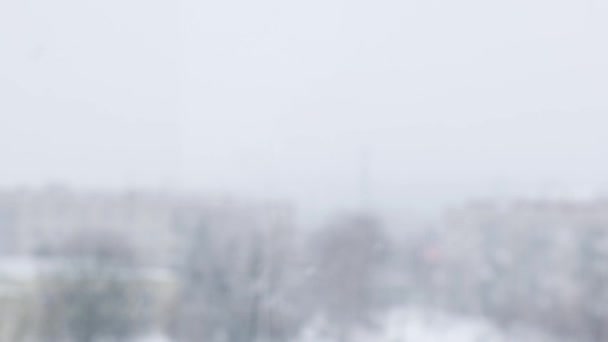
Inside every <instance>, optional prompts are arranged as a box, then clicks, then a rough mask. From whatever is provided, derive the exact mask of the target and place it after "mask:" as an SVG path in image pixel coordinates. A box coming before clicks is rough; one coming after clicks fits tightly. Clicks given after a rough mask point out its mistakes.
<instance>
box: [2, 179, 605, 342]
mask: <svg viewBox="0 0 608 342" xmlns="http://www.w3.org/2000/svg"><path fill="white" fill-rule="evenodd" d="M406 221H407V220H406ZM0 237H1V239H0V253H1V258H0V341H6V342H21V341H49V342H96V341H184V342H190V341H192V342H194V341H210V342H224V341H225V342H242V341H268V342H271V341H293V342H306V341H336V342H345V341H387V342H389V341H390V342H393V341H591V342H599V341H607V340H608V199H604V198H588V199H568V198H561V199H555V198H552V199H551V198H544V199H543V198H536V199H523V198H522V199H510V200H506V199H505V200H477V201H470V202H467V203H463V204H462V205H460V206H454V207H451V208H449V209H446V210H444V211H443V212H442V213H441V215H439V216H438V217H434V218H429V219H428V220H427V221H426V222H424V223H412V224H409V225H397V224H394V223H392V222H387V221H386V220H384V219H383V217H381V215H378V214H375V213H374V212H372V211H363V210H361V211H352V212H338V213H335V214H334V215H332V216H331V217H327V218H326V220H325V221H324V223H323V224H321V225H320V226H318V227H317V226H308V224H303V223H302V222H301V221H299V220H298V219H297V208H296V207H295V206H294V205H293V204H291V203H289V202H279V201H275V202H263V201H258V202H256V201H252V200H249V201H246V200H241V199H237V198H231V197H223V198H222V197H214V198H212V197H205V196H204V195H200V194H186V193H171V192H159V191H156V192H154V191H148V192H146V191H124V192H118V191H114V192H111V191H77V190H72V189H70V188H67V187H61V186H52V187H46V188H28V189H26V188H22V189H17V188H15V189H4V190H2V191H0Z"/></svg>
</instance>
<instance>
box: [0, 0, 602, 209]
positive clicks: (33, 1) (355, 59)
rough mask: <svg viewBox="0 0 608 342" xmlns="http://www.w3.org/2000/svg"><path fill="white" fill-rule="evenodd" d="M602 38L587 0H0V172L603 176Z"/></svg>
mask: <svg viewBox="0 0 608 342" xmlns="http://www.w3.org/2000/svg"><path fill="white" fill-rule="evenodd" d="M607 41H608V5H606V4H604V3H603V2H601V1H599V0H509V1H487V0H485V1H482V0H463V1H454V0H413V1H411V0H410V1H408V0H399V1H398V0H374V1H362V0H350V1H346V0H307V1H285V0H260V1H246V0H226V1H200V0H198V1H195V0H176V1H171V0H145V1H144V0H103V1H101V0H98V1H93V0H54V1H43V0H27V1H23V0H4V1H1V2H0V185H8V186H11V185H17V184H43V183H46V182H49V181H54V182H57V181H59V182H66V183H69V184H73V185H77V186H87V187H90V186H94V187H115V188H120V187H124V186H148V187H178V188H182V189H200V190H209V189H213V190H214V191H231V192H234V193H240V194H244V195H248V196H260V197H268V196H270V197H289V198H294V199H296V200H298V201H300V203H308V204H307V205H308V206H310V207H315V206H316V207H318V208H320V207H323V208H327V207H335V206H337V207H344V206H350V205H354V204H355V203H356V202H357V201H358V197H359V186H358V182H359V181H358V180H359V155H360V152H361V150H362V149H365V150H368V151H369V154H370V155H371V160H372V162H371V168H372V175H373V176H372V178H373V181H372V184H373V185H372V189H373V197H374V201H376V202H377V203H379V204H380V205H383V206H391V207H393V208H400V207H410V206H413V207H415V206H418V205H420V203H435V204H436V203H441V202H442V201H445V200H446V199H454V198H457V199H461V198H462V199H463V198H465V197H468V196H475V195H479V194H487V193H512V192H522V191H528V190H529V189H534V190H538V189H544V188H546V187H551V186H553V185H554V184H557V186H560V187H561V186H566V187H580V186H587V187H591V188H602V189H603V188H604V184H606V183H607V182H606V181H607V180H608V162H607V160H608V159H607V158H606V157H605V155H606V153H605V150H606V147H608V134H607V133H606V131H607V128H608V96H607V94H608V45H607V44H606V42H607Z"/></svg>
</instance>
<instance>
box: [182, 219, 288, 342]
mask: <svg viewBox="0 0 608 342" xmlns="http://www.w3.org/2000/svg"><path fill="white" fill-rule="evenodd" d="M241 214H242V213H238V212H230V213H228V215H227V216H222V217H220V218H217V217H216V218H213V219H206V220H203V223H199V224H195V225H194V226H192V227H190V228H188V229H187V232H186V234H185V237H184V241H185V242H186V244H185V246H184V251H185V255H184V257H183V260H182V262H181V264H180V265H179V272H178V273H179V277H180V279H181V284H182V288H181V291H180V294H179V298H178V301H177V306H176V312H175V314H174V324H173V327H172V331H173V335H174V336H175V338H176V339H177V340H178V341H188V342H189V341H193V342H194V341H201V340H205V341H229V342H242V341H257V340H262V339H264V340H271V341H273V340H274V341H283V340H285V335H286V332H285V331H284V329H288V328H289V323H287V322H286V321H285V320H283V318H284V317H285V316H283V313H282V312H281V310H282V309H283V307H282V306H281V305H280V302H281V300H280V299H281V298H279V297H280V296H281V295H282V292H281V284H282V282H283V277H284V276H285V272H286V267H285V265H286V261H287V259H286V253H287V251H286V250H285V249H283V246H284V245H283V243H284V242H285V240H284V237H285V235H284V234H282V232H284V230H283V228H285V227H273V226H272V224H274V223H273V222H262V223H260V222H259V221H257V220H256V218H255V217H250V216H247V215H244V216H242V215H241ZM273 228H277V229H273Z"/></svg>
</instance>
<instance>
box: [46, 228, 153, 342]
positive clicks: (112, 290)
mask: <svg viewBox="0 0 608 342" xmlns="http://www.w3.org/2000/svg"><path fill="white" fill-rule="evenodd" d="M53 260H54V263H53V266H52V269H51V270H47V271H46V272H44V273H43V274H42V275H41V281H40V286H41V290H40V295H41V309H42V310H41V317H40V334H41V336H44V338H45V339H46V340H50V341H70V342H94V341H98V340H100V339H102V338H103V339H112V340H113V341H124V340H126V339H127V338H129V337H130V336H132V335H133V334H134V333H136V332H137V330H138V328H140V327H141V324H143V321H144V318H143V317H144V315H143V308H142V303H143V302H142V299H143V298H144V294H143V293H141V286H140V285H141V283H140V282H139V281H138V276H137V272H136V270H135V268H134V265H135V264H134V261H135V259H134V256H133V253H132V250H131V248H130V247H129V245H128V244H127V243H125V240H124V239H122V238H121V237H120V236H114V235H111V234H107V233H101V232H97V233H94V234H87V235H78V236H76V237H74V238H73V239H72V240H70V241H68V242H66V243H65V244H64V245H63V246H62V248H61V249H60V250H59V251H58V253H57V255H55V257H54V259H53Z"/></svg>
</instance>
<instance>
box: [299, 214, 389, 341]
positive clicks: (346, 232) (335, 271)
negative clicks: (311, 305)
mask: <svg viewBox="0 0 608 342" xmlns="http://www.w3.org/2000/svg"><path fill="white" fill-rule="evenodd" d="M387 246H388V243H387V239H386V237H385V235H384V233H383V231H382V229H381V226H380V223H379V222H378V220H377V219H375V218H374V217H373V216H369V215H362V214H356V215H350V216H345V217H340V218H339V219H337V220H336V221H335V222H333V223H332V224H330V225H329V226H328V227H325V229H323V230H321V231H319V232H318V233H317V235H316V236H315V237H314V239H313V246H312V249H311V251H312V252H313V256H312V259H313V261H312V262H313V265H314V270H315V272H314V277H313V278H312V282H313V284H312V289H313V291H314V292H313V293H314V295H315V297H316V298H317V300H318V302H317V303H318V307H319V308H320V309H321V311H322V312H323V313H324V314H325V315H326V317H327V318H328V319H329V320H330V324H331V325H332V326H335V327H336V328H337V331H336V333H337V334H338V338H339V340H340V341H347V340H348V339H349V331H350V330H351V329H352V328H353V327H354V326H356V325H360V324H370V323H371V316H372V313H373V312H374V310H375V309H376V308H377V307H378V304H379V303H380V302H379V300H378V297H377V294H378V291H377V290H378V287H377V286H378V284H379V280H380V277H381V271H382V264H383V261H384V259H385V256H386V248H387Z"/></svg>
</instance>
